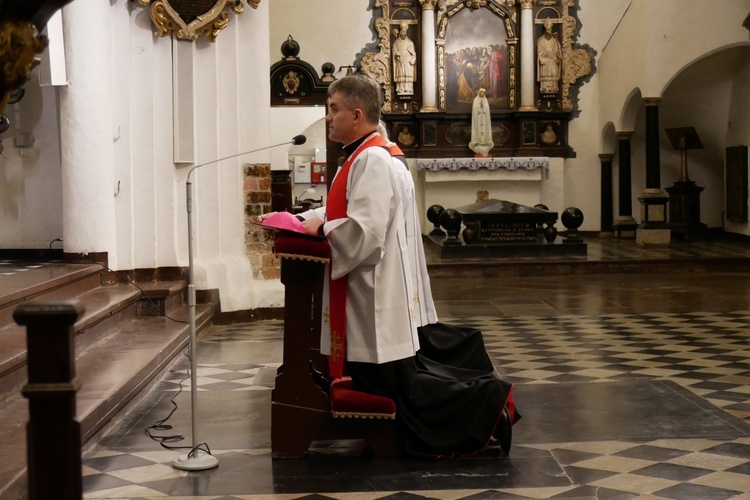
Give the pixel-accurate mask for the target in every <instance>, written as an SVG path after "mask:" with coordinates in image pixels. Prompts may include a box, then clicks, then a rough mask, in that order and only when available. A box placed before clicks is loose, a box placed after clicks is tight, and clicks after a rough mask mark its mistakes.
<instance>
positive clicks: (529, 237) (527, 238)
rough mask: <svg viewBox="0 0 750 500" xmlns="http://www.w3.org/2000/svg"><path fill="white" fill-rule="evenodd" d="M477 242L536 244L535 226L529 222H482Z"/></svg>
mask: <svg viewBox="0 0 750 500" xmlns="http://www.w3.org/2000/svg"><path fill="white" fill-rule="evenodd" d="M479 241H481V242H483V243H508V242H532V243H534V242H536V232H535V226H534V224H533V223H530V222H485V221H482V223H481V229H480V231H479Z"/></svg>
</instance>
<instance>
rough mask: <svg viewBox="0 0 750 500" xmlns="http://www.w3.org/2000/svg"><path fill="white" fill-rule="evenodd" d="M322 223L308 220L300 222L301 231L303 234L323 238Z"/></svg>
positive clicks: (317, 220)
mask: <svg viewBox="0 0 750 500" xmlns="http://www.w3.org/2000/svg"><path fill="white" fill-rule="evenodd" d="M322 226H323V221H322V220H320V219H308V220H306V221H302V229H304V230H305V233H307V234H312V235H313V236H323V234H322V233H323V227H322Z"/></svg>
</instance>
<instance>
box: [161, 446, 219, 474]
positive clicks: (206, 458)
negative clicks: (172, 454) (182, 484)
mask: <svg viewBox="0 0 750 500" xmlns="http://www.w3.org/2000/svg"><path fill="white" fill-rule="evenodd" d="M218 466H219V459H218V458H216V457H215V456H213V455H210V454H208V453H206V452H205V451H203V450H195V453H193V454H192V455H190V453H188V454H187V455H183V456H181V457H180V458H178V459H177V460H175V461H174V462H172V467H174V468H175V469H179V470H187V471H191V470H206V469H213V468H214V467H218Z"/></svg>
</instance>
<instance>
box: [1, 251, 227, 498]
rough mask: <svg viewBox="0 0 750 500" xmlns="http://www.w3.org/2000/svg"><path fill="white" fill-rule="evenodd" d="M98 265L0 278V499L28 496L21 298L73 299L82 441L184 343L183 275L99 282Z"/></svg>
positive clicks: (204, 314)
mask: <svg viewBox="0 0 750 500" xmlns="http://www.w3.org/2000/svg"><path fill="white" fill-rule="evenodd" d="M101 271H102V267H101V266H99V265H81V264H78V265H70V264H53V265H46V266H42V267H39V268H34V269H29V270H26V271H22V272H19V273H15V274H13V275H10V276H3V277H2V278H1V279H0V421H2V422H3V426H0V439H2V440H3V447H2V452H0V500H5V499H11V498H12V499H18V498H25V497H26V496H27V483H26V481H27V480H26V462H27V457H26V423H27V420H28V401H27V400H26V399H25V398H23V396H22V395H21V394H20V390H21V388H22V387H23V386H24V384H25V383H26V380H27V371H26V370H27V369H26V361H27V353H26V329H25V327H21V326H19V325H17V324H15V322H14V321H13V311H14V310H15V309H16V307H18V305H20V304H21V303H24V302H27V301H34V302H76V303H78V304H79V305H81V306H83V309H84V310H83V312H82V313H81V315H80V317H79V318H78V319H77V321H76V322H75V324H74V325H73V331H74V335H75V352H76V359H75V364H76V366H75V370H76V376H77V378H78V380H79V381H80V382H81V383H82V386H81V388H80V390H79V391H78V393H77V394H76V407H77V419H78V421H79V422H80V423H81V438H82V445H85V444H86V443H87V442H89V441H91V442H94V441H95V436H96V435H97V433H98V432H99V431H101V430H102V429H103V428H104V427H105V426H106V425H107V424H108V423H109V422H110V421H111V420H112V419H113V418H115V417H116V416H117V414H118V413H120V412H122V411H123V410H125V409H126V408H127V406H128V404H130V403H131V402H133V400H134V399H135V398H137V396H138V394H139V393H140V392H141V391H142V390H143V389H144V388H145V387H147V386H148V385H149V384H150V383H151V382H152V381H153V380H154V379H158V377H160V376H161V375H162V373H163V371H164V370H165V369H166V368H167V367H168V366H170V365H171V363H172V362H173V361H174V360H175V357H176V356H178V355H179V354H180V353H181V352H184V350H185V348H186V347H187V345H188V344H189V340H190V339H189V337H190V325H189V319H190V318H189V308H188V306H187V305H186V304H185V298H186V296H187V284H186V282H185V281H179V280H178V281H149V282H145V283H141V282H138V283H119V284H111V285H107V286H101V285H100V283H101V278H100V276H101ZM212 316H213V305H212V304H208V305H207V304H199V305H197V306H196V331H197V332H201V331H202V330H203V329H204V328H206V327H207V326H208V325H209V324H210V321H211V318H212Z"/></svg>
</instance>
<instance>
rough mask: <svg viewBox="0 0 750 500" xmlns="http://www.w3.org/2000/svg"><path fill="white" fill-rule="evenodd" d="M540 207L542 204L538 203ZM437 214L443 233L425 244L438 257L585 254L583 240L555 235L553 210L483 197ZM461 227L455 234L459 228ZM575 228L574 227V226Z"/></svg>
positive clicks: (433, 233) (433, 234)
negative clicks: (440, 214) (462, 227)
mask: <svg viewBox="0 0 750 500" xmlns="http://www.w3.org/2000/svg"><path fill="white" fill-rule="evenodd" d="M541 207H543V206H541ZM446 212H449V214H446V215H447V216H441V217H440V223H441V226H443V228H444V229H445V230H446V231H447V235H440V234H437V233H436V232H434V231H433V232H432V233H430V235H429V236H428V237H427V241H428V244H429V245H430V246H432V248H433V249H435V250H436V251H437V252H438V254H439V256H440V257H441V258H461V257H519V256H546V255H584V256H585V255H586V252H587V248H586V244H585V243H583V240H581V239H579V238H577V236H576V238H575V239H570V238H565V239H563V238H557V229H556V228H555V223H557V220H558V214H557V212H551V211H549V210H545V209H544V208H540V205H537V206H536V207H527V206H525V205H519V204H518V203H513V202H511V201H505V200H497V199H487V200H481V201H477V202H476V203H472V204H471V205H465V206H462V207H458V208H456V209H454V210H450V209H449V210H446ZM461 224H463V226H464V229H463V232H462V233H461V236H460V237H459V232H460V227H461ZM576 227H577V226H576Z"/></svg>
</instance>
